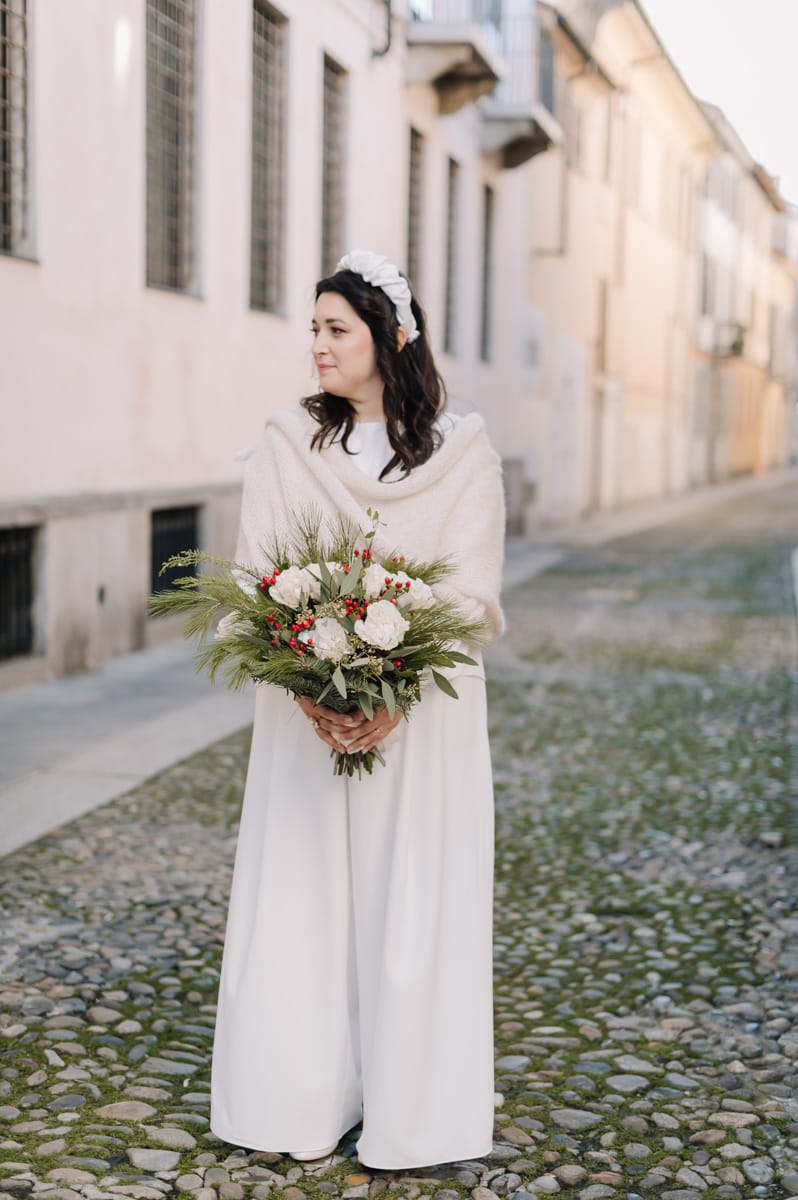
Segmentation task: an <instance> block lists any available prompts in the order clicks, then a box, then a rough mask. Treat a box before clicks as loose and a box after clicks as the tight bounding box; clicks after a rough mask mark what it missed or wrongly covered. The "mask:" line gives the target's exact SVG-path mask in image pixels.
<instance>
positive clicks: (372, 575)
mask: <svg viewBox="0 0 798 1200" xmlns="http://www.w3.org/2000/svg"><path fill="white" fill-rule="evenodd" d="M386 574H389V572H386V570H385V567H383V566H380V564H379V563H372V564H371V566H370V567H366V569H365V571H364V572H363V574H362V576H361V580H360V581H361V583H362V585H363V594H364V596H365V597H366V599H367V600H376V599H377V597H378V596H379V594H380V592H381V591H382V590H383V588H384V587H385V576H386Z"/></svg>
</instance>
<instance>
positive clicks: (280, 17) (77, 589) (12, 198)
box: [0, 0, 549, 686]
mask: <svg viewBox="0 0 798 1200" xmlns="http://www.w3.org/2000/svg"><path fill="white" fill-rule="evenodd" d="M0 10H2V13H3V20H4V22H5V25H4V33H5V34H6V36H5V37H4V38H2V39H0V46H2V54H3V56H4V59H3V62H2V64H0V66H2V68H3V70H0V78H2V79H3V81H4V82H3V89H4V90H3V92H2V93H0V110H2V119H3V128H4V129H5V128H8V129H9V130H10V135H9V138H8V139H7V141H6V142H5V143H4V145H5V146H6V147H7V148H8V149H9V153H8V154H7V155H6V157H5V158H4V159H3V160H2V161H0V235H1V236H2V241H1V242H0V308H2V312H3V323H2V327H3V347H2V355H3V366H2V376H1V377H0V390H1V391H2V402H3V406H4V411H5V413H6V428H11V429H12V430H13V436H11V437H8V438H5V439H3V440H2V442H0V613H2V620H1V621H0V686H12V685H14V684H16V683H19V682H22V681H25V680H31V679H37V678H46V677H48V676H50V675H52V674H59V673H62V672H66V671H74V670H79V669H84V668H91V667H94V666H96V665H97V664H98V663H100V662H102V661H103V660H105V659H106V658H108V657H109V656H111V655H114V654H119V653H123V652H125V651H129V650H132V649H135V648H138V647H141V646H145V645H147V644H149V643H151V642H152V641H153V639H158V638H160V637H164V636H167V635H173V634H174V633H175V629H174V628H173V627H169V626H168V624H164V623H161V624H159V625H155V624H154V623H153V622H151V621H150V620H148V618H147V616H146V597H147V594H148V592H149V591H150V589H151V587H152V586H153V584H154V583H155V582H156V577H157V568H158V565H159V563H160V562H161V561H162V560H163V558H164V557H165V556H166V555H167V554H168V553H169V552H171V551H173V550H175V549H178V548H181V547H185V546H191V545H194V544H197V543H198V544H200V545H202V546H203V547H204V548H206V549H208V550H210V551H212V552H215V553H221V554H230V553H231V552H232V549H233V546H234V538H235V531H236V524H237V512H238V502H239V491H240V477H241V466H240V463H237V462H236V461H235V460H234V455H235V452H236V450H237V449H240V448H242V447H245V446H247V445H249V444H251V443H252V442H253V441H254V440H255V439H256V438H257V437H258V435H259V432H260V429H261V428H262V426H263V422H264V419H265V417H266V416H267V415H268V414H269V413H270V412H272V411H274V410H275V409H277V408H281V407H285V406H287V405H290V404H292V403H294V402H296V400H297V399H298V398H299V397H301V396H302V395H304V394H307V393H308V392H311V391H313V390H315V387H314V383H313V382H312V379H311V375H312V371H311V366H312V362H311V356H310V335H309V330H308V326H309V320H310V316H311V312H312V303H313V285H314V283H315V281H316V280H317V279H318V278H320V277H321V276H323V275H325V274H327V273H329V272H330V271H332V270H333V269H334V266H335V263H336V261H337V259H338V257H339V256H340V255H341V254H342V253H343V252H344V251H346V250H347V249H351V248H354V247H369V248H374V249H377V250H379V251H381V252H384V253H386V254H387V255H389V256H390V257H392V258H393V259H394V260H395V261H396V262H397V263H399V264H400V265H401V266H403V267H405V268H406V269H407V270H408V271H409V273H410V275H411V277H412V278H413V280H414V283H415V284H416V286H417V290H418V293H419V295H420V297H421V300H422V303H423V304H424V306H425V308H426V309H427V312H428V316H429V321H430V327H431V330H432V339H433V346H434V349H435V352H436V355H437V356H438V359H439V363H440V366H441V368H442V370H443V372H444V375H445V377H446V380H447V383H448V385H449V391H450V397H451V403H452V407H453V408H454V409H455V410H459V411H468V410H471V409H478V410H479V411H481V412H482V413H483V414H484V416H485V417H486V420H487V422H488V426H489V430H490V433H491V436H492V438H493V440H494V443H495V444H496V446H497V448H498V449H499V451H500V452H501V453H502V454H503V455H504V456H505V457H506V459H507V460H508V472H507V475H508V480H509V481H510V485H511V488H512V480H513V478H514V462H515V454H514V450H515V447H514V440H513V419H512V415H511V414H512V413H513V411H514V408H515V407H516V406H517V402H518V395H517V388H518V386H519V378H520V369H519V361H520V353H521V350H520V340H519V337H518V335H517V326H518V324H519V322H520V319H521V317H520V314H521V309H522V300H523V287H524V273H523V263H522V262H521V261H520V260H519V258H518V255H517V253H516V251H515V242H516V238H515V229H516V226H517V225H518V224H519V223H520V222H522V221H523V219H524V203H523V195H522V192H521V191H520V190H519V188H518V186H517V183H514V182H513V179H512V177H513V176H514V175H515V174H517V172H518V171H519V169H520V168H522V167H523V164H524V163H525V162H526V161H528V159H529V158H530V157H531V156H533V155H535V154H538V153H540V152H542V151H544V150H545V149H546V148H547V147H548V145H549V137H548V135H547V133H546V130H545V127H544V126H545V120H544V121H543V124H541V123H540V121H539V119H538V118H539V113H538V110H537V106H536V105H535V103H534V102H533V98H532V96H531V94H530V92H529V89H528V87H527V86H526V84H527V81H528V80H529V78H530V75H531V56H532V53H533V46H534V17H535V12H534V2H533V0H507V2H506V3H505V4H503V5H500V4H489V3H482V2H481V0H480V3H477V4H472V3H471V2H470V0H442V2H441V3H434V4H421V3H417V4H413V5H412V6H409V5H407V4H404V3H394V4H393V5H392V6H388V5H386V4H384V3H383V2H382V0H345V2H341V0H318V2H314V3H313V4H312V5H310V4H308V3H306V2H305V0H273V2H272V0H269V2H267V0H225V3H224V4H221V3H218V2H217V0H109V2H108V3H104V4H103V5H101V6H100V8H99V9H98V8H97V6H96V5H93V4H89V3H88V0H78V2H77V3H76V4H72V5H51V4H46V3H43V2H42V0H4V3H3V4H2V5H0ZM87 29H90V30H91V36H87V34H86V31H87ZM497 85H498V87H497ZM514 389H516V392H515V393H514ZM516 476H517V472H516ZM511 501H512V497H511ZM516 509H517V501H516Z"/></svg>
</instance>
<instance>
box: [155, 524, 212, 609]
mask: <svg viewBox="0 0 798 1200" xmlns="http://www.w3.org/2000/svg"><path fill="white" fill-rule="evenodd" d="M199 514H200V510H199V509H198V508H197V507H195V506H192V507H184V508H158V509H155V510H154V511H153V512H152V514H151V524H150V575H151V582H152V586H151V589H150V590H151V591H153V592H157V591H163V590H164V589H165V588H170V587H172V585H173V582H174V580H175V579H179V578H180V577H181V576H182V575H196V573H197V572H196V567H170V568H169V570H168V571H164V573H163V575H159V573H158V572H159V571H160V569H161V567H162V566H163V564H164V563H165V562H166V560H167V558H171V557H172V555H173V554H179V553H180V552H181V550H198V549H199V548H200V547H199V540H200V532H199Z"/></svg>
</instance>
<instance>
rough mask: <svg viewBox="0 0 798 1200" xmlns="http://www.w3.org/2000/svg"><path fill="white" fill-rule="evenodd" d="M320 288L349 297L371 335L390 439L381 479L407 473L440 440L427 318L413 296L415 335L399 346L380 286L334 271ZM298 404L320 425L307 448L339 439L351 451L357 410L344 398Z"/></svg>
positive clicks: (439, 397)
mask: <svg viewBox="0 0 798 1200" xmlns="http://www.w3.org/2000/svg"><path fill="white" fill-rule="evenodd" d="M324 292H337V293H338V294H339V295H341V296H343V298H344V299H345V300H347V301H348V302H349V303H350V304H351V305H352V308H353V309H354V310H355V312H356V313H357V315H358V316H359V317H360V318H361V320H363V321H365V322H366V324H367V325H368V327H369V329H370V330H371V336H372V338H373V339H374V350H375V356H376V365H377V371H378V372H379V374H380V377H381V379H382V381H383V384H384V391H383V397H382V403H383V408H384V410H385V421H386V431H387V434H388V441H389V442H390V443H391V446H392V448H393V457H392V458H391V459H390V461H389V462H388V463H386V465H385V467H384V468H383V470H382V471H381V473H380V479H382V478H383V477H384V476H386V475H388V474H390V472H391V471H393V470H394V469H395V468H397V467H401V471H402V475H403V476H405V475H408V474H409V473H410V472H411V471H412V469H413V467H418V466H420V465H421V463H425V462H426V461H427V459H428V458H430V456H431V455H432V453H433V452H434V451H435V450H436V449H437V447H438V446H439V445H440V443H441V441H442V438H441V435H440V433H439V432H438V430H437V429H436V428H435V420H436V417H438V415H439V414H440V413H441V412H443V410H444V408H445V406H446V387H445V385H444V382H443V380H442V379H441V376H440V375H439V373H438V370H437V367H436V366H435V362H434V359H433V357H432V350H431V349H430V344H429V338H428V337H427V322H426V317H425V315H424V312H423V310H422V308H421V305H420V304H419V303H418V301H417V300H416V298H415V296H412V288H411V296H412V300H411V304H412V309H413V316H414V317H415V319H416V325H417V326H418V331H419V336H418V337H417V338H416V340H415V341H414V342H406V343H405V345H404V346H403V348H402V350H401V351H400V350H398V349H397V344H396V339H397V335H398V330H399V321H398V319H397V316H396V309H395V308H394V306H393V303H392V301H391V300H389V298H388V296H386V294H385V292H384V291H383V290H382V288H378V287H373V286H372V285H371V284H370V283H366V281H365V279H363V277H362V276H361V275H358V274H357V273H356V272H355V271H336V273H335V274H334V275H329V276H328V277H327V278H326V279H321V280H319V282H318V283H317V284H316V299H317V300H318V298H319V296H321V295H322V293H324ZM302 405H303V407H304V408H305V409H307V411H308V412H309V413H310V415H311V416H312V417H313V419H314V420H315V421H317V422H318V425H319V428H318V430H317V431H316V433H315V434H314V435H313V440H312V442H311V447H312V448H313V449H321V448H322V447H323V446H325V445H330V444H331V443H332V442H334V441H336V440H339V439H340V441H341V445H342V446H343V448H344V450H345V451H346V452H347V454H352V453H353V451H351V450H350V449H349V446H348V440H349V435H350V434H351V432H352V429H353V428H354V424H355V409H354V407H353V406H352V404H350V402H349V401H348V400H347V399H345V397H343V396H334V395H333V394H332V393H331V392H324V391H322V392H318V393H317V394H316V395H315V396H306V397H305V398H304V399H303V400H302Z"/></svg>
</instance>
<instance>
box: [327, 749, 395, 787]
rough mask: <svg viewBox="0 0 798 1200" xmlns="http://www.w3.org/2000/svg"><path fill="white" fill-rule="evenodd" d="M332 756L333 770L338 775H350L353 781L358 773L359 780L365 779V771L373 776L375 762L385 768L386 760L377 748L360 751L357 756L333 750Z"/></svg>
mask: <svg viewBox="0 0 798 1200" xmlns="http://www.w3.org/2000/svg"><path fill="white" fill-rule="evenodd" d="M330 756H331V757H332V759H333V770H334V772H335V774H336V775H348V776H349V778H350V779H351V778H352V776H353V775H354V774H355V772H357V777H358V779H362V778H363V771H365V772H366V774H367V775H371V773H372V771H373V770H374V761H375V759H376V761H377V762H378V763H380V765H381V766H383V767H384V766H385V759H384V758H383V756H382V751H381V750H378V749H377V747H376V746H375V747H374V749H373V750H365V751H362V750H358V751H357V753H356V754H346V753H344V754H342V753H341V751H340V750H331V751H330Z"/></svg>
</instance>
